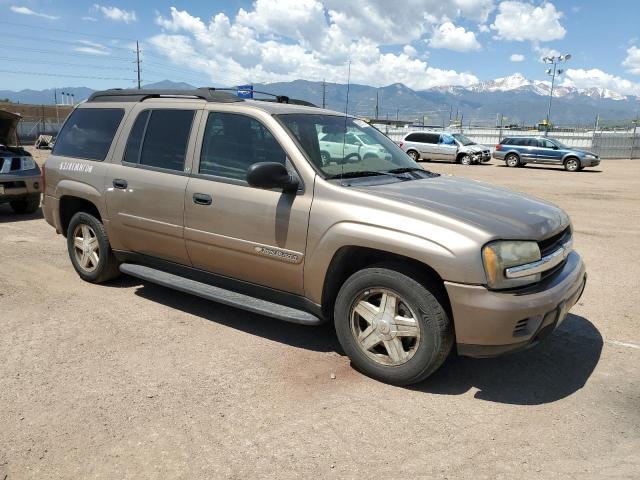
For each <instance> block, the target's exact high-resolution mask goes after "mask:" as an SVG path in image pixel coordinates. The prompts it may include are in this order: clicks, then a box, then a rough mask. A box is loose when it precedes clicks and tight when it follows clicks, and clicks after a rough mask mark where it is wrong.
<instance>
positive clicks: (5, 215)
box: [0, 203, 44, 224]
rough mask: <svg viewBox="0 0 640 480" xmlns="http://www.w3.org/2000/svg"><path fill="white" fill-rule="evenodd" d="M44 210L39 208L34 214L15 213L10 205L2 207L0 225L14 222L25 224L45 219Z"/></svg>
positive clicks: (0, 208)
mask: <svg viewBox="0 0 640 480" xmlns="http://www.w3.org/2000/svg"><path fill="white" fill-rule="evenodd" d="M43 218H44V215H43V214H42V208H38V210H36V211H35V212H33V213H29V214H24V213H14V211H13V210H12V209H11V207H10V206H9V204H8V203H6V204H2V205H0V224H2V223H12V222H25V221H28V220H39V219H43Z"/></svg>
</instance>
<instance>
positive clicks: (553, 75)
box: [544, 62, 558, 137]
mask: <svg viewBox="0 0 640 480" xmlns="http://www.w3.org/2000/svg"><path fill="white" fill-rule="evenodd" d="M557 66H558V64H557V63H556V62H553V74H552V75H551V91H550V92H549V108H548V109H547V124H546V125H545V127H546V128H545V132H544V136H545V137H546V136H548V135H549V121H550V120H549V119H550V118H551V100H552V99H553V87H554V86H555V83H556V67H557Z"/></svg>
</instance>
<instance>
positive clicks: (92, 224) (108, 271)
mask: <svg viewBox="0 0 640 480" xmlns="http://www.w3.org/2000/svg"><path fill="white" fill-rule="evenodd" d="M67 250H68V251H69V257H70V258H71V263H72V264H73V267H74V268H75V269H76V272H78V275H80V278H82V279H83V280H85V281H87V282H91V283H102V282H106V281H107V280H111V279H113V278H115V277H117V276H118V275H120V271H119V270H118V261H117V260H116V257H115V255H114V254H113V251H112V250H111V245H110V244H109V238H108V237H107V232H106V231H105V229H104V225H102V223H101V222H100V220H98V219H97V218H96V217H94V216H93V215H91V214H88V213H85V212H78V213H76V214H75V215H74V216H73V217H71V221H70V222H69V227H68V228H67Z"/></svg>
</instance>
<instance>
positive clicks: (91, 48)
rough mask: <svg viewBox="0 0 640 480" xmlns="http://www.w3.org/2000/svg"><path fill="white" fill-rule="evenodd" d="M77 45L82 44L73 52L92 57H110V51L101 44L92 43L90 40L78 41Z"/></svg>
mask: <svg viewBox="0 0 640 480" xmlns="http://www.w3.org/2000/svg"><path fill="white" fill-rule="evenodd" d="M78 43H80V44H82V46H80V47H75V48H74V49H73V50H74V51H76V52H81V53H90V54H92V55H111V50H109V48H108V47H106V46H104V45H103V44H101V43H97V42H92V41H91V40H78Z"/></svg>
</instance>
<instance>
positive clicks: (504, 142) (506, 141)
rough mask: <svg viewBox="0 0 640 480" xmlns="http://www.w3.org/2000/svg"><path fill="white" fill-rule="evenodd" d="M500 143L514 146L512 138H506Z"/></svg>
mask: <svg viewBox="0 0 640 480" xmlns="http://www.w3.org/2000/svg"><path fill="white" fill-rule="evenodd" d="M500 143H502V145H513V139H512V138H505V139H504V140H502V142H500Z"/></svg>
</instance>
